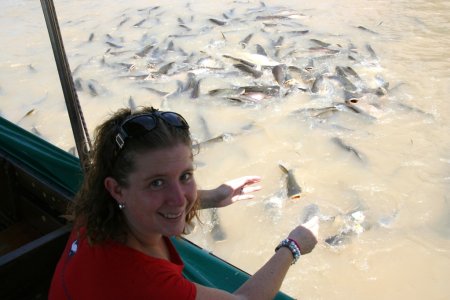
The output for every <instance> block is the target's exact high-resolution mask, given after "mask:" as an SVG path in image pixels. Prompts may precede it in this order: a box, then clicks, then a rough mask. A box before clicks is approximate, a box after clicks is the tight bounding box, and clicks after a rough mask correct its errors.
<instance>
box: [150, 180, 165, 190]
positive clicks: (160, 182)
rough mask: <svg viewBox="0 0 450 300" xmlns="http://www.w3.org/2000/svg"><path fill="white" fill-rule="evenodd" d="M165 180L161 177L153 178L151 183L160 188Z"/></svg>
mask: <svg viewBox="0 0 450 300" xmlns="http://www.w3.org/2000/svg"><path fill="white" fill-rule="evenodd" d="M163 183H164V182H163V181H162V180H161V179H157V180H153V181H152V182H151V183H150V185H151V186H152V187H154V188H159V187H161V186H162V185H163Z"/></svg>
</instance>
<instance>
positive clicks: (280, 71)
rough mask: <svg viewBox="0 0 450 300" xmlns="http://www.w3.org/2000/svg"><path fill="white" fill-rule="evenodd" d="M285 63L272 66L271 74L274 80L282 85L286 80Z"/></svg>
mask: <svg viewBox="0 0 450 300" xmlns="http://www.w3.org/2000/svg"><path fill="white" fill-rule="evenodd" d="M286 71H287V66H286V65H284V64H283V65H276V66H274V67H273V68H272V74H273V77H274V78H275V81H276V82H278V84H279V85H280V86H282V85H283V84H284V83H285V81H286Z"/></svg>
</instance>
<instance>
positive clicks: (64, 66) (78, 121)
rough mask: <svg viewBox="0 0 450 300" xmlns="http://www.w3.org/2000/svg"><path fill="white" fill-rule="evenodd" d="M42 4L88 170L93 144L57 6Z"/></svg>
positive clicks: (82, 160)
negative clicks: (72, 71) (70, 64)
mask: <svg viewBox="0 0 450 300" xmlns="http://www.w3.org/2000/svg"><path fill="white" fill-rule="evenodd" d="M41 6H42V10H43V12H44V17H45V22H46V23H47V30H48V34H49V36H50V41H51V43H52V48H53V54H54V56H55V61H56V67H57V68H58V74H59V79H60V81H61V86H62V90H63V93H64V98H65V100H66V106H67V112H68V114H69V118H70V123H71V126H72V131H73V134H74V138H75V143H76V147H77V151H78V157H79V158H80V164H81V167H82V169H83V170H84V171H86V168H87V167H88V165H89V161H88V154H89V150H90V149H91V148H92V144H91V140H90V138H89V133H88V130H87V126H86V122H85V120H84V117H83V112H82V110H81V105H80V102H79V100H78V96H77V93H76V91H75V86H74V82H73V78H72V73H71V71H70V66H69V63H68V61H67V56H66V53H65V50H64V45H63V41H62V37H61V31H60V29H59V25H58V19H57V16H56V10H55V6H54V4H53V0H41Z"/></svg>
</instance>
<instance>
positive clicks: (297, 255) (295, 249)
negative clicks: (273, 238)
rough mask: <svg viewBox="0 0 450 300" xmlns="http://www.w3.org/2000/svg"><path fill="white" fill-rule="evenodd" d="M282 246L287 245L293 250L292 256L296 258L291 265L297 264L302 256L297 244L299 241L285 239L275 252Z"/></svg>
mask: <svg viewBox="0 0 450 300" xmlns="http://www.w3.org/2000/svg"><path fill="white" fill-rule="evenodd" d="M281 247H286V248H288V249H289V250H290V251H291V253H292V256H293V257H294V260H293V261H292V263H291V265H293V264H295V263H296V262H297V260H298V259H299V258H300V255H301V253H300V247H299V245H298V244H297V242H296V241H294V240H293V239H289V238H288V239H284V240H282V241H281V242H280V243H279V244H278V246H277V247H276V248H275V252H277V251H278V249H280V248H281Z"/></svg>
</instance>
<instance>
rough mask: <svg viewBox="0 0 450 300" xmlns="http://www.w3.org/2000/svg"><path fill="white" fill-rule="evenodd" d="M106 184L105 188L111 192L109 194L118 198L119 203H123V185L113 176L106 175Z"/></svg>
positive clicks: (104, 182)
mask: <svg viewBox="0 0 450 300" xmlns="http://www.w3.org/2000/svg"><path fill="white" fill-rule="evenodd" d="M103 184H104V185H105V189H106V190H107V191H108V192H109V194H110V195H111V196H112V197H113V198H114V199H116V201H117V203H123V202H124V200H123V194H122V187H121V186H120V185H119V183H118V182H117V180H115V179H114V178H112V177H106V178H105V180H104V181H103Z"/></svg>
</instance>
